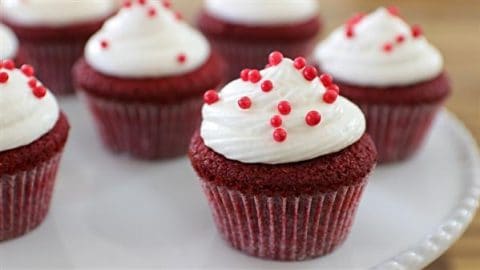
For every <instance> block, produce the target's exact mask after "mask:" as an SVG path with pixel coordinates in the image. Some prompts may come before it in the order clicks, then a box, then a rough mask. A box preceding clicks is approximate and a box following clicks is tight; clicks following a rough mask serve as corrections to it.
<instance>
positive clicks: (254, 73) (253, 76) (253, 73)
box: [248, 69, 262, 83]
mask: <svg viewBox="0 0 480 270" xmlns="http://www.w3.org/2000/svg"><path fill="white" fill-rule="evenodd" d="M261 79H262V75H260V72H259V71H258V70H256V69H252V70H250V71H249V72H248V80H249V81H251V82H252V83H257V82H259V81H260V80H261Z"/></svg>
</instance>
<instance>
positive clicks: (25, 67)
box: [20, 65, 35, 77]
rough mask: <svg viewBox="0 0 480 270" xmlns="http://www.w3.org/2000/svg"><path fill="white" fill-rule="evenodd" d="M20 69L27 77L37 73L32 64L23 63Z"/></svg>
mask: <svg viewBox="0 0 480 270" xmlns="http://www.w3.org/2000/svg"><path fill="white" fill-rule="evenodd" d="M20 70H21V71H22V72H23V74H25V76H27V77H32V76H34V75H35V69H34V68H33V67H32V66H30V65H22V67H20Z"/></svg>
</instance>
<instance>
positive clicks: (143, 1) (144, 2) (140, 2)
mask: <svg viewBox="0 0 480 270" xmlns="http://www.w3.org/2000/svg"><path fill="white" fill-rule="evenodd" d="M138 3H139V4H140V5H145V4H146V3H147V0H138Z"/></svg>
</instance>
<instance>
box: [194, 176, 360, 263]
mask: <svg viewBox="0 0 480 270" xmlns="http://www.w3.org/2000/svg"><path fill="white" fill-rule="evenodd" d="M366 179H367V178H365V179H364V180H363V181H361V182H359V184H357V185H353V186H343V187H340V188H339V189H338V190H336V191H331V192H326V193H322V192H318V193H315V194H313V195H300V196H288V197H284V196H266V195H255V194H246V193H242V192H239V191H236V190H232V189H228V188H225V187H221V186H218V185H215V184H212V183H210V182H207V181H202V186H203V190H204V192H205V194H206V196H207V198H208V202H209V205H210V208H211V210H212V212H213V217H214V221H215V223H216V225H217V228H218V230H219V231H220V233H221V235H222V236H223V237H224V239H225V240H226V241H227V242H229V243H230V244H231V245H232V246H233V247H234V248H236V249H239V250H241V251H243V252H245V253H247V254H249V255H252V256H257V257H261V258H266V259H273V260H285V261H295V260H305V259H308V258H314V257H318V256H322V255H325V254H328V253H330V252H332V251H333V250H335V248H337V247H338V246H339V245H340V244H341V243H343V242H344V240H345V239H346V237H347V235H348V233H349V231H350V228H351V226H352V223H353V220H354V216H355V212H356V210H357V207H358V204H359V199H360V197H361V195H362V192H363V190H364V187H365V185H366Z"/></svg>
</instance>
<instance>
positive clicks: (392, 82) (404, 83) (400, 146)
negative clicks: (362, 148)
mask: <svg viewBox="0 0 480 270" xmlns="http://www.w3.org/2000/svg"><path fill="white" fill-rule="evenodd" d="M315 58H316V60H317V63H318V65H319V66H320V68H321V70H322V71H325V72H328V73H330V74H332V75H333V76H334V77H335V78H336V79H337V80H338V85H339V86H340V88H341V89H342V95H344V96H346V97H348V98H349V99H351V100H352V101H353V102H355V103H356V104H357V105H359V107H360V108H361V109H362V110H363V112H364V113H365V115H366V118H367V132H368V133H369V134H370V136H372V139H373V140H374V142H375V144H376V146H377V149H378V155H379V161H380V162H392V161H399V160H403V159H406V158H408V157H410V156H412V155H413V154H414V153H415V152H416V151H417V150H418V149H419V148H420V147H421V146H422V144H423V142H424V140H425V138H426V136H427V134H428V132H429V130H430V127H431V124H432V122H433V120H434V119H435V116H436V115H437V112H438V111H439V110H440V109H441V107H442V105H443V103H444V102H445V99H446V98H447V97H448V96H449V94H450V91H451V90H450V82H449V80H448V77H447V75H446V73H445V71H444V69H443V59H442V56H441V54H440V53H439V52H438V50H437V49H435V48H434V47H433V46H432V45H430V44H429V43H428V41H427V40H426V38H425V37H424V36H423V34H422V30H421V28H420V27H419V26H413V27H410V26H409V25H408V24H407V23H406V22H405V21H404V20H403V19H402V18H400V17H399V12H398V10H397V9H396V8H394V7H391V8H388V9H385V8H380V9H378V10H377V11H375V12H373V13H372V14H370V15H368V16H364V15H362V14H358V15H356V16H354V17H353V18H351V19H350V20H349V21H348V22H347V23H346V24H345V25H344V26H342V27H340V28H339V29H337V30H336V31H334V32H333V33H332V35H331V36H330V37H329V38H327V39H326V40H325V41H324V42H322V43H321V44H320V45H319V46H318V48H317V50H316V53H315Z"/></svg>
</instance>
